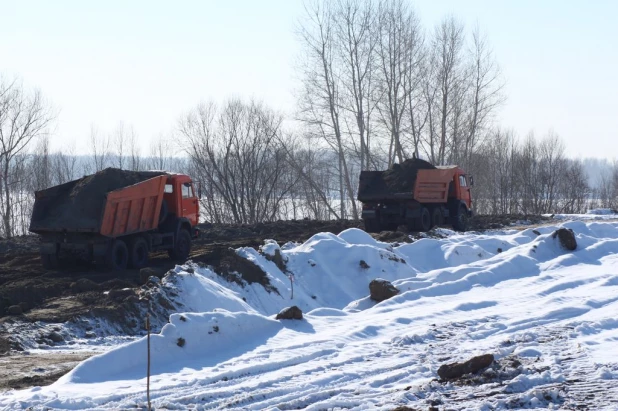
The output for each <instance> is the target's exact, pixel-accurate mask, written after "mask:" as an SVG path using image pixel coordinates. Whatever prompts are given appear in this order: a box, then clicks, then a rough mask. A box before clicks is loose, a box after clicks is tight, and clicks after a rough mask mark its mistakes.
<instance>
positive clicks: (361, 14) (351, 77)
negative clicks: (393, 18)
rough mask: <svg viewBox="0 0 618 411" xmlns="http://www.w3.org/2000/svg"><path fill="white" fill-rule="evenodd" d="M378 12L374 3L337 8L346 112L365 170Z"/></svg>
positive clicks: (345, 2)
mask: <svg viewBox="0 0 618 411" xmlns="http://www.w3.org/2000/svg"><path fill="white" fill-rule="evenodd" d="M376 14H377V10H376V7H375V5H374V2H371V1H360V0H338V1H337V3H336V6H335V8H334V18H333V20H334V24H335V37H336V39H335V42H336V43H335V47H336V49H337V52H338V54H339V59H340V61H341V73H340V80H341V82H342V89H343V92H342V94H343V97H342V104H343V106H342V107H343V109H344V110H346V111H349V112H350V114H351V115H352V116H353V118H354V123H355V125H356V133H357V134H358V142H359V144H358V146H356V143H355V141H356V139H352V140H351V143H352V145H353V146H355V148H356V147H358V149H356V152H357V153H358V157H359V162H360V164H361V168H363V169H367V168H369V167H370V162H371V160H370V158H371V150H370V147H371V138H370V136H371V118H372V113H373V110H374V106H375V103H374V101H373V100H374V94H375V90H374V89H375V84H376V79H375V74H374V72H375V64H374V58H375V47H376V43H377V35H376V32H375V30H374V27H375V25H376V24H377V18H376Z"/></svg>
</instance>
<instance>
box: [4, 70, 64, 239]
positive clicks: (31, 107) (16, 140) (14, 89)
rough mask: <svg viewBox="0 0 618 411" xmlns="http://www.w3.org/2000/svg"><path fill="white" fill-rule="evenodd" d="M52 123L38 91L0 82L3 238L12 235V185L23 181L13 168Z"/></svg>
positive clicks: (17, 84) (49, 111)
mask: <svg viewBox="0 0 618 411" xmlns="http://www.w3.org/2000/svg"><path fill="white" fill-rule="evenodd" d="M52 119H53V115H52V113H51V110H50V108H49V106H48V104H46V103H45V101H44V100H43V97H42V95H41V93H40V91H38V90H35V91H33V92H28V91H26V90H25V89H24V87H23V85H22V84H20V83H18V82H17V81H16V80H14V81H7V80H5V79H3V78H0V198H2V201H0V214H1V217H2V231H3V233H4V235H5V236H6V237H12V236H13V235H14V233H15V231H14V226H13V209H14V208H13V206H14V204H13V203H14V199H15V194H16V192H15V189H14V187H15V185H16V184H17V183H18V182H19V181H20V180H21V179H23V177H24V176H23V175H19V173H17V172H16V169H14V168H13V166H14V165H15V164H14V163H15V161H16V159H17V158H18V157H19V156H20V155H22V154H23V153H24V152H25V150H26V149H27V147H29V145H30V143H31V142H32V140H33V139H35V138H37V137H39V136H42V135H44V134H45V130H46V128H47V127H48V126H49V124H50V122H51V121H52Z"/></svg>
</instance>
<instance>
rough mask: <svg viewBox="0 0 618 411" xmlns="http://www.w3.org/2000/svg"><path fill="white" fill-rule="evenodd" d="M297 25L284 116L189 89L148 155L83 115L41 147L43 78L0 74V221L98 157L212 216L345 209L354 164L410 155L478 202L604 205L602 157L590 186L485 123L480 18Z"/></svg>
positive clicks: (333, 6)
mask: <svg viewBox="0 0 618 411" xmlns="http://www.w3.org/2000/svg"><path fill="white" fill-rule="evenodd" d="M296 36H297V39H298V42H299V45H300V46H301V50H302V54H301V58H300V61H299V64H298V66H297V68H296V71H297V74H298V77H299V79H300V83H299V84H300V89H299V90H298V93H297V99H298V101H297V103H298V104H297V110H296V111H295V113H294V114H293V115H292V116H288V117H286V116H284V115H283V114H281V113H279V112H277V111H276V110H274V109H272V108H270V107H268V106H267V105H266V104H264V103H263V102H260V101H258V100H244V99H230V100H228V101H226V102H223V103H221V104H216V103H214V102H207V103H201V104H199V105H197V106H196V107H195V108H194V109H192V110H190V111H189V112H188V113H185V114H183V115H182V116H180V117H179V119H178V123H177V125H176V127H175V131H174V132H173V134H171V135H167V136H165V135H161V136H159V137H157V138H154V139H153V140H152V141H151V145H150V151H149V152H148V153H142V152H141V150H140V147H139V145H138V143H137V141H138V140H137V135H136V132H135V130H134V129H133V127H132V126H130V125H126V124H124V123H122V122H120V123H118V125H117V127H116V128H115V129H114V130H111V131H107V132H106V131H101V130H99V129H98V128H97V127H95V126H92V128H91V130H90V135H89V140H88V141H89V143H90V150H91V151H90V153H88V154H87V155H81V156H80V155H76V154H75V152H74V149H72V148H71V147H65V148H63V150H62V151H59V152H54V153H51V152H50V148H49V135H48V134H47V133H48V129H49V127H50V124H51V123H52V122H53V120H54V118H55V115H54V113H53V111H52V110H51V109H50V106H49V105H48V104H47V103H46V102H45V100H44V99H43V97H42V94H41V92H40V91H37V90H35V91H30V90H28V89H27V88H25V87H24V86H23V85H22V84H21V83H20V82H19V81H16V80H9V79H7V78H0V220H1V221H0V235H2V236H4V237H11V236H13V235H17V234H21V233H24V232H26V231H27V227H28V223H29V217H30V212H31V208H32V204H33V192H34V191H35V190H40V189H43V188H46V187H49V186H52V185H56V184H61V183H63V182H67V181H71V180H73V179H76V178H79V177H81V176H83V175H86V174H90V173H94V172H97V171H100V170H102V169H104V168H106V167H118V168H123V169H128V170H144V169H158V170H171V171H177V172H184V173H187V174H189V175H192V176H193V177H194V179H195V180H196V181H199V182H200V183H201V185H202V192H203V193H204V194H205V195H204V197H203V198H202V208H203V212H202V214H203V215H204V216H205V218H206V219H207V220H209V221H212V222H216V223H256V222H261V221H274V220H278V219H288V218H311V219H331V218H337V219H339V218H358V217H359V214H360V208H359V204H358V202H357V201H356V199H355V197H356V191H357V185H358V176H359V173H360V171H361V170H376V169H385V168H387V167H390V166H392V165H393V164H394V163H398V162H401V161H403V160H405V159H406V158H411V157H418V158H424V159H427V160H428V161H430V162H432V163H433V164H436V165H446V164H457V165H460V166H461V167H463V168H464V169H465V170H467V171H468V172H469V173H470V174H472V175H474V178H475V187H474V190H473V193H474V194H473V196H474V199H475V203H474V209H475V211H476V212H477V213H493V214H502V213H524V214H540V213H578V212H585V211H586V210H587V209H588V208H590V207H595V206H600V207H612V208H618V204H617V200H618V184H617V182H618V167H617V166H616V165H613V166H612V167H611V170H610V171H609V172H608V174H607V175H604V176H603V177H602V178H601V179H600V181H598V182H597V184H596V185H595V186H592V185H591V184H590V183H589V179H588V176H587V175H586V169H585V167H584V163H583V162H582V161H581V160H574V159H570V158H567V157H566V155H565V146H564V143H563V142H562V140H561V139H560V137H559V136H558V135H557V134H555V133H553V132H551V131H550V132H548V133H547V134H546V135H545V136H543V137H541V138H537V137H536V136H534V135H533V134H530V135H528V136H526V137H525V138H523V139H518V138H517V137H516V136H515V135H514V133H513V132H512V131H510V130H504V129H502V128H501V127H500V126H499V124H498V121H497V119H496V110H497V109H498V108H499V107H500V105H501V104H502V103H503V102H504V101H505V98H506V96H505V95H504V93H503V87H504V81H503V79H502V76H501V71H500V68H499V65H498V63H497V61H496V60H495V57H494V54H493V52H492V50H491V48H490V46H489V41H488V38H487V37H486V36H485V35H483V34H482V32H481V31H480V29H478V28H474V29H472V30H468V29H466V28H465V27H464V25H463V24H462V23H461V22H460V21H459V20H457V18H456V17H454V16H447V17H445V18H444V19H443V20H442V21H441V22H440V23H438V24H437V25H436V26H435V27H432V28H429V29H428V28H426V27H424V26H423V25H422V24H421V21H420V18H419V17H418V16H417V14H416V13H415V11H414V9H413V8H412V6H411V5H410V3H409V2H407V1H404V0H378V1H372V0H362V1H361V0H333V1H325V0H321V1H318V0H316V1H313V2H308V3H306V5H305V16H304V18H303V19H301V21H300V23H299V24H298V27H297V30H296ZM289 123H292V124H293V127H289V126H287V127H286V126H284V124H289Z"/></svg>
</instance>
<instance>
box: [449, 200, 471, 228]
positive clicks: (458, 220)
mask: <svg viewBox="0 0 618 411" xmlns="http://www.w3.org/2000/svg"><path fill="white" fill-rule="evenodd" d="M452 224H453V228H454V229H455V231H466V229H467V228H468V210H466V207H465V206H464V205H460V206H459V208H458V209H457V214H455V219H454V220H453V223H452Z"/></svg>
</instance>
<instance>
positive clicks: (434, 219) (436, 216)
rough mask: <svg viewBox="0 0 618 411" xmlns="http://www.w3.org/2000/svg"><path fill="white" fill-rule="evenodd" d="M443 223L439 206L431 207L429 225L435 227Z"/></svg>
mask: <svg viewBox="0 0 618 411" xmlns="http://www.w3.org/2000/svg"><path fill="white" fill-rule="evenodd" d="M442 224H444V218H443V217H442V210H441V209H440V207H436V208H434V209H433V212H432V213H431V227H432V228H433V227H437V226H441V225H442Z"/></svg>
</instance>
